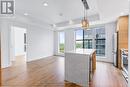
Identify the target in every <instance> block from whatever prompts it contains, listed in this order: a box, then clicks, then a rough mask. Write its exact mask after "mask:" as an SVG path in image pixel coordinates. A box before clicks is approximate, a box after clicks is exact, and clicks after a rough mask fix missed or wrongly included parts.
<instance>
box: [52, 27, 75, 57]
mask: <svg viewBox="0 0 130 87" xmlns="http://www.w3.org/2000/svg"><path fill="white" fill-rule="evenodd" d="M58 32H61V31H55V32H54V54H55V55H61V56H63V54H60V53H58V50H59V49H58V42H59V37H58ZM63 32H65V52H67V51H72V50H74V49H75V29H71V28H70V29H65V30H63Z"/></svg>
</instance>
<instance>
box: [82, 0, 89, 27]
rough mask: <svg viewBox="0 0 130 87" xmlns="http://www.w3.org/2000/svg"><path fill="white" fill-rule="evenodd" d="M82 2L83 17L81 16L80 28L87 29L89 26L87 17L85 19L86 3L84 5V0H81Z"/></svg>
mask: <svg viewBox="0 0 130 87" xmlns="http://www.w3.org/2000/svg"><path fill="white" fill-rule="evenodd" d="M82 2H83V4H84V17H83V19H82V21H81V25H82V28H83V29H88V28H89V21H88V19H87V11H86V10H87V9H86V8H87V7H88V5H86V3H87V2H86V1H85V0H82Z"/></svg>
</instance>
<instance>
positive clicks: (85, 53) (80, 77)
mask: <svg viewBox="0 0 130 87" xmlns="http://www.w3.org/2000/svg"><path fill="white" fill-rule="evenodd" d="M95 69H96V50H95V49H78V50H73V51H69V52H66V53H65V80H66V81H68V82H72V83H75V84H77V85H80V86H83V87H89V82H90V81H91V79H92V74H93V72H94V71H95Z"/></svg>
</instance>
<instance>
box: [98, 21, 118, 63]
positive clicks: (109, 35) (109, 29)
mask: <svg viewBox="0 0 130 87" xmlns="http://www.w3.org/2000/svg"><path fill="white" fill-rule="evenodd" d="M115 31H116V22H110V23H107V24H105V33H106V50H105V54H106V58H97V60H100V61H105V62H111V63H113V55H112V51H113V42H112V41H113V34H114V33H115Z"/></svg>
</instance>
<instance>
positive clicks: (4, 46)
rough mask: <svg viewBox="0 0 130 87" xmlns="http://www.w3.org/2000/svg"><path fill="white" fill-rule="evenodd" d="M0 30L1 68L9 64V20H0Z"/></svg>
mask: <svg viewBox="0 0 130 87" xmlns="http://www.w3.org/2000/svg"><path fill="white" fill-rule="evenodd" d="M0 31H1V63H2V64H1V65H2V68H5V67H8V66H10V65H11V62H10V50H9V46H10V41H9V40H10V38H9V37H10V33H9V32H10V30H9V22H8V21H7V20H4V21H2V20H1V22H0Z"/></svg>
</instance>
